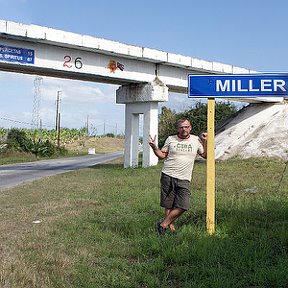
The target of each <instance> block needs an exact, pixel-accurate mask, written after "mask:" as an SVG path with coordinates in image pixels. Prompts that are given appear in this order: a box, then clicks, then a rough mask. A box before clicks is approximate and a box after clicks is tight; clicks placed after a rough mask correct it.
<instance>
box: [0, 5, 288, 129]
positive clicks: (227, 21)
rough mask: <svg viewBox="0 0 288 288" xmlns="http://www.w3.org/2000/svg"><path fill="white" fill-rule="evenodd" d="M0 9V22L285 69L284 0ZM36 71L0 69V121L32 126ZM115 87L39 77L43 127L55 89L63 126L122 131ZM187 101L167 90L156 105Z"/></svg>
mask: <svg viewBox="0 0 288 288" xmlns="http://www.w3.org/2000/svg"><path fill="white" fill-rule="evenodd" d="M0 7H1V9H0V19H1V20H8V21H14V22H18V23H22V24H35V25H40V26H45V27H50V28H53V29H58V30H62V31H66V32H73V33H77V34H82V35H90V36H94V37H98V38H104V39H109V40H113V41H117V42H121V43H125V44H129V45H135V46H140V47H148V48H153V49H157V50H161V51H165V52H169V53H174V54H181V55H184V56H190V57H193V58H199V59H203V60H206V61H216V62H221V63H225V64H231V65H235V66H239V67H243V68H248V69H252V70H255V71H258V72H265V73H266V72H276V73H278V72H287V67H288V57H287V46H288V45H287V44H288V37H287V23H286V22H287V11H288V1H287V0H273V1H268V0H241V1H235V0H201V1H199V0H179V1H172V0H158V1H155V0H146V1H135V0H133V1H132V0H122V1H119V0H110V1H97V0H81V1H78V0H57V1H56V0H49V1H44V0H43V1H41V0H9V1H7V0H0ZM0 43H1V40H0ZM36 76H37V75H24V74H16V73H9V72H0V85H1V92H0V127H4V128H11V127H24V128H31V122H32V118H33V107H34V102H35V101H34V94H35V86H34V82H35V79H36ZM117 88H118V86H115V85H104V84H99V83H91V82H82V81H75V80H63V79H57V78H49V77H42V81H41V85H40V95H41V101H40V106H39V107H40V108H39V114H40V118H41V120H42V125H43V127H44V128H47V129H53V128H54V127H55V115H56V99H57V94H58V91H61V92H60V94H59V95H60V113H61V127H67V128H77V129H78V128H82V127H86V125H87V123H88V128H89V131H90V133H93V132H94V133H96V134H102V133H104V132H106V133H116V134H118V133H119V134H123V133H124V126H125V124H124V108H125V107H124V105H121V104H116V102H115V95H116V89H117ZM79 95H83V97H79ZM192 104H193V103H192V100H191V99H188V97H187V95H184V94H173V93H170V94H169V101H168V102H165V103H163V104H161V105H162V106H163V105H165V106H167V107H169V108H171V109H173V110H175V111H177V112H178V111H181V110H184V109H187V108H189V107H190V106H191V105H192ZM161 105H160V108H161ZM160 108H159V109H160Z"/></svg>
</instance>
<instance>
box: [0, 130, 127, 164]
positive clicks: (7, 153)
mask: <svg viewBox="0 0 288 288" xmlns="http://www.w3.org/2000/svg"><path fill="white" fill-rule="evenodd" d="M56 136H57V133H56V132H55V130H42V131H41V133H40V131H39V130H33V129H32V130H31V129H16V128H12V129H4V128H0V156H1V157H0V165H1V164H12V163H19V162H30V161H37V160H42V159H49V158H59V157H69V156H81V155H86V154H87V153H88V150H89V148H94V149H95V152H96V153H109V152H114V151H119V150H123V149H124V139H123V137H122V136H117V137H115V136H114V135H113V134H111V133H109V134H107V135H104V136H101V137H99V136H87V135H86V130H85V129H80V130H77V129H66V128H65V129H61V133H60V139H61V141H58V139H57V137H56Z"/></svg>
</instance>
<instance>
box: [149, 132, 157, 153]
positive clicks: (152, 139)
mask: <svg viewBox="0 0 288 288" xmlns="http://www.w3.org/2000/svg"><path fill="white" fill-rule="evenodd" d="M148 143H149V145H150V146H151V148H152V149H153V150H155V149H156V148H157V146H156V135H155V136H154V138H152V137H151V135H149V141H148Z"/></svg>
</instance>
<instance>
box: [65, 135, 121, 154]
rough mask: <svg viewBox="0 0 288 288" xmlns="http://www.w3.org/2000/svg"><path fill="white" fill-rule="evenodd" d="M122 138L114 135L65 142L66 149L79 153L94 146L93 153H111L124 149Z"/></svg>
mask: <svg viewBox="0 0 288 288" xmlns="http://www.w3.org/2000/svg"><path fill="white" fill-rule="evenodd" d="M124 145H125V144H124V138H116V137H89V138H87V139H83V140H77V141H75V142H73V143H70V144H66V145H65V148H66V149H67V150H68V151H71V152H76V153H79V154H83V153H84V154H85V153H87V154H88V150H89V149H91V148H92V149H93V148H95V153H111V152H115V151H123V150H124Z"/></svg>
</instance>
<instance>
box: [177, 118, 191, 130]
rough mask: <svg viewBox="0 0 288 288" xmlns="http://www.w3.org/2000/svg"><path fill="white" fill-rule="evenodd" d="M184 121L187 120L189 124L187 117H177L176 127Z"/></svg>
mask: <svg viewBox="0 0 288 288" xmlns="http://www.w3.org/2000/svg"><path fill="white" fill-rule="evenodd" d="M185 121H188V122H189V125H190V126H191V123H190V121H189V120H188V119H187V118H181V119H179V120H178V121H177V124H176V127H177V128H178V127H179V125H180V124H181V123H183V122H185Z"/></svg>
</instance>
